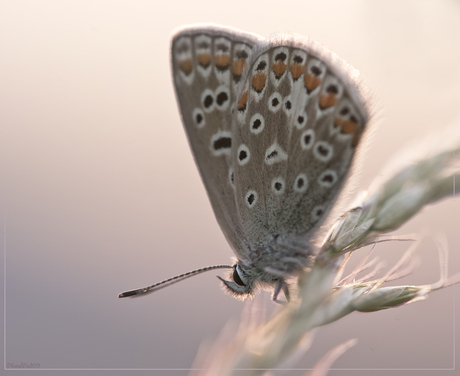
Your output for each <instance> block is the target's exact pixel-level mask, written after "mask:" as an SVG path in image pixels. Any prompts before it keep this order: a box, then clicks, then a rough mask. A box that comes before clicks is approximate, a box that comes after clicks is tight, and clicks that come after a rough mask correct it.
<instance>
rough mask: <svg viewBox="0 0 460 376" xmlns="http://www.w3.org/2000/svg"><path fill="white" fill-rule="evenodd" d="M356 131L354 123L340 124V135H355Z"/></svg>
mask: <svg viewBox="0 0 460 376" xmlns="http://www.w3.org/2000/svg"><path fill="white" fill-rule="evenodd" d="M357 131H358V124H356V123H355V122H354V121H350V120H345V121H344V122H343V124H342V130H341V132H342V133H345V134H350V133H356V132H357Z"/></svg>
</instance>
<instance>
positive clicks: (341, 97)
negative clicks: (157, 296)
mask: <svg viewBox="0 0 460 376" xmlns="http://www.w3.org/2000/svg"><path fill="white" fill-rule="evenodd" d="M171 63H172V75H173V79H174V88H175V90H176V97H177V102H178V105H179V110H180V113H181V116H182V121H183V124H184V127H185V131H186V133H187V136H188V140H189V143H190V147H191V149H192V152H193V155H194V157H195V162H196V164H197V167H198V169H199V171H200V174H201V178H202V180H203V183H204V185H205V187H206V191H207V193H208V196H209V199H210V201H211V205H212V208H213V210H214V214H215V216H216V219H217V221H218V223H219V225H220V227H221V229H222V231H223V233H224V235H225V237H226V238H227V240H228V242H229V244H230V246H231V247H232V249H233V251H234V252H235V255H236V257H237V261H236V263H235V264H234V265H233V266H232V265H216V266H211V267H208V268H203V269H198V270H195V271H192V272H189V273H185V274H182V275H180V276H177V277H173V278H170V279H168V280H166V281H162V282H160V283H157V284H154V285H152V286H148V287H146V288H143V289H138V290H133V291H128V292H125V293H122V294H120V295H119V296H120V297H125V296H132V295H137V294H141V293H145V292H148V291H154V290H157V289H159V288H162V287H165V286H166V285H169V284H171V283H175V282H177V281H179V280H182V279H184V278H187V277H190V276H192V275H195V274H197V273H201V272H203V271H206V270H211V269H216V268H232V269H233V270H232V272H231V273H230V275H229V277H228V278H229V279H228V280H225V279H222V278H220V277H219V278H220V279H221V280H222V282H223V284H224V286H225V288H226V290H227V291H228V292H230V293H231V294H232V295H234V296H235V297H237V298H239V299H245V298H247V297H250V296H252V295H254V294H255V292H257V291H258V290H259V289H260V288H263V289H269V290H270V289H274V292H273V299H274V300H275V301H276V300H277V297H278V295H279V293H280V292H281V291H283V292H284V294H285V296H286V298H287V299H289V288H288V284H287V282H286V280H287V279H289V278H295V277H296V276H297V275H299V273H300V272H301V271H302V270H304V269H305V268H306V267H307V266H308V265H309V262H311V258H312V256H314V254H315V247H314V245H313V244H312V242H311V239H312V237H313V235H314V234H315V232H316V231H317V229H318V227H319V226H320V224H321V223H322V222H323V221H324V219H325V218H326V217H327V215H328V213H329V212H330V210H331V208H332V206H333V204H334V203H335V201H336V199H337V196H338V194H339V193H340V191H341V188H342V187H343V185H344V182H345V181H346V177H347V175H348V173H349V171H350V168H351V165H352V162H353V160H354V156H355V154H356V150H357V148H358V146H359V145H360V139H361V137H362V135H363V132H364V131H365V128H366V123H367V122H368V118H369V115H368V111H367V108H366V104H365V99H364V96H363V94H362V90H361V89H360V88H359V85H358V81H357V77H356V75H357V74H356V71H354V70H353V69H352V68H350V67H349V66H348V65H346V64H345V63H344V62H343V61H341V60H340V59H339V58H338V57H337V56H336V55H334V54H333V53H332V52H330V51H328V50H326V49H325V48H324V47H322V46H321V45H319V44H318V43H316V42H313V41H311V40H310V39H308V38H307V37H303V36H298V35H291V34H278V35H275V36H273V37H272V38H270V39H269V40H266V39H264V38H262V37H259V36H257V35H254V34H249V33H245V32H241V31H238V30H235V29H232V28H227V27H221V26H216V25H199V26H192V27H185V28H183V29H181V30H179V31H178V32H176V33H175V34H174V36H173V39H172V45H171Z"/></svg>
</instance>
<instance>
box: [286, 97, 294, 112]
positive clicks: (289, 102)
mask: <svg viewBox="0 0 460 376" xmlns="http://www.w3.org/2000/svg"><path fill="white" fill-rule="evenodd" d="M293 107H294V104H293V103H292V100H291V96H290V95H288V96H287V97H286V98H284V101H283V110H284V112H285V113H286V115H290V114H291V113H292V108H293Z"/></svg>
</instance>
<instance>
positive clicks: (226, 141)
mask: <svg viewBox="0 0 460 376" xmlns="http://www.w3.org/2000/svg"><path fill="white" fill-rule="evenodd" d="M213 146H214V150H216V151H217V150H221V149H230V148H231V147H232V139H231V138H230V137H220V138H218V139H217V140H216V141H214V144H213Z"/></svg>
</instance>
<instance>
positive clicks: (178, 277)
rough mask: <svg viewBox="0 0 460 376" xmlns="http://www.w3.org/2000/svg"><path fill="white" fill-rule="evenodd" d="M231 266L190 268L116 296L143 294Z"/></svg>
mask: <svg viewBox="0 0 460 376" xmlns="http://www.w3.org/2000/svg"><path fill="white" fill-rule="evenodd" d="M232 268H233V266H231V265H213V266H207V267H205V268H201V269H196V270H192V271H190V272H187V273H184V274H181V275H176V276H175V277H172V278H168V279H165V280H164V281H161V282H158V283H155V284H153V285H150V286H147V287H144V288H142V289H137V290H131V291H125V292H122V293H121V294H118V297H119V298H126V297H128V296H136V295H141V294H145V293H147V292H154V291H157V290H160V289H162V288H164V287H168V286H171V285H172V284H174V283H177V282H180V281H183V280H184V279H186V278H190V277H193V276H194V275H197V274H200V273H204V272H207V271H209V270H213V269H232Z"/></svg>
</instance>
